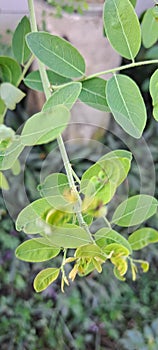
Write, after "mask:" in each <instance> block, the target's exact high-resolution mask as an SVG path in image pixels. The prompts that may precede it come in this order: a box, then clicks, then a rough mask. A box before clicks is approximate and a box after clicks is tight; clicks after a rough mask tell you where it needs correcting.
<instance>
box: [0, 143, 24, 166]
mask: <svg viewBox="0 0 158 350" xmlns="http://www.w3.org/2000/svg"><path fill="white" fill-rule="evenodd" d="M23 149H24V146H23V145H22V144H21V142H20V140H19V138H18V139H15V140H13V142H12V144H11V145H10V146H9V147H8V148H6V150H4V151H1V152H0V170H7V169H10V168H11V167H12V166H13V164H14V163H15V160H16V159H17V158H18V157H19V155H20V153H21V152H22V151H23Z"/></svg>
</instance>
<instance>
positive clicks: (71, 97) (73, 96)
mask: <svg viewBox="0 0 158 350" xmlns="http://www.w3.org/2000/svg"><path fill="white" fill-rule="evenodd" d="M81 88H82V84H81V83H79V82H73V83H69V84H67V85H66V86H63V87H60V88H59V89H58V90H57V91H55V92H54V93H53V95H52V96H51V97H50V98H49V99H48V100H47V101H46V103H45V104H44V106H43V109H42V110H43V111H46V110H47V109H50V108H52V107H54V106H57V105H64V106H65V107H67V108H68V109H69V110H70V109H71V108H72V106H73V105H74V103H75V102H76V100H77V99H78V96H79V94H80V92H81Z"/></svg>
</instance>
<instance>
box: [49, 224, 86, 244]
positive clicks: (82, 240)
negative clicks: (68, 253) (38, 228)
mask: <svg viewBox="0 0 158 350" xmlns="http://www.w3.org/2000/svg"><path fill="white" fill-rule="evenodd" d="M42 235H44V237H46V238H47V239H48V240H49V241H50V242H51V243H52V244H53V245H55V246H57V247H60V248H77V247H80V246H82V245H86V244H88V243H91V239H90V236H89V234H88V233H87V232H86V231H85V230H84V229H82V228H80V227H79V226H77V225H73V224H65V225H64V226H63V227H60V226H53V225H48V224H45V223H44V222H43V233H42Z"/></svg>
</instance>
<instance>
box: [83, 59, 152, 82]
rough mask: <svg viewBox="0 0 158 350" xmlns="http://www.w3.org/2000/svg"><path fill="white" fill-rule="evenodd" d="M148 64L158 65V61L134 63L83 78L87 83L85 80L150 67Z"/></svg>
mask: <svg viewBox="0 0 158 350" xmlns="http://www.w3.org/2000/svg"><path fill="white" fill-rule="evenodd" d="M148 64H158V60H149V61H140V62H132V63H129V64H125V65H124V66H121V67H116V68H112V69H108V70H104V71H102V72H98V73H94V74H92V75H89V76H88V77H85V78H83V79H82V81H85V80H88V79H92V78H96V77H99V76H100V75H103V74H109V73H115V72H117V71H122V70H125V69H129V68H135V67H139V66H145V65H148Z"/></svg>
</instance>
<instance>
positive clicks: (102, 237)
mask: <svg viewBox="0 0 158 350" xmlns="http://www.w3.org/2000/svg"><path fill="white" fill-rule="evenodd" d="M95 241H96V244H97V245H98V246H99V247H100V248H101V249H104V248H105V247H106V246H107V245H108V244H111V243H118V244H121V245H122V246H124V247H126V248H127V249H128V251H129V253H130V254H131V253H132V249H131V245H130V244H129V242H128V241H127V239H125V238H124V237H123V236H122V235H120V234H119V233H118V232H116V231H114V230H112V229H109V228H101V229H100V230H99V231H97V232H96V233H95Z"/></svg>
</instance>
